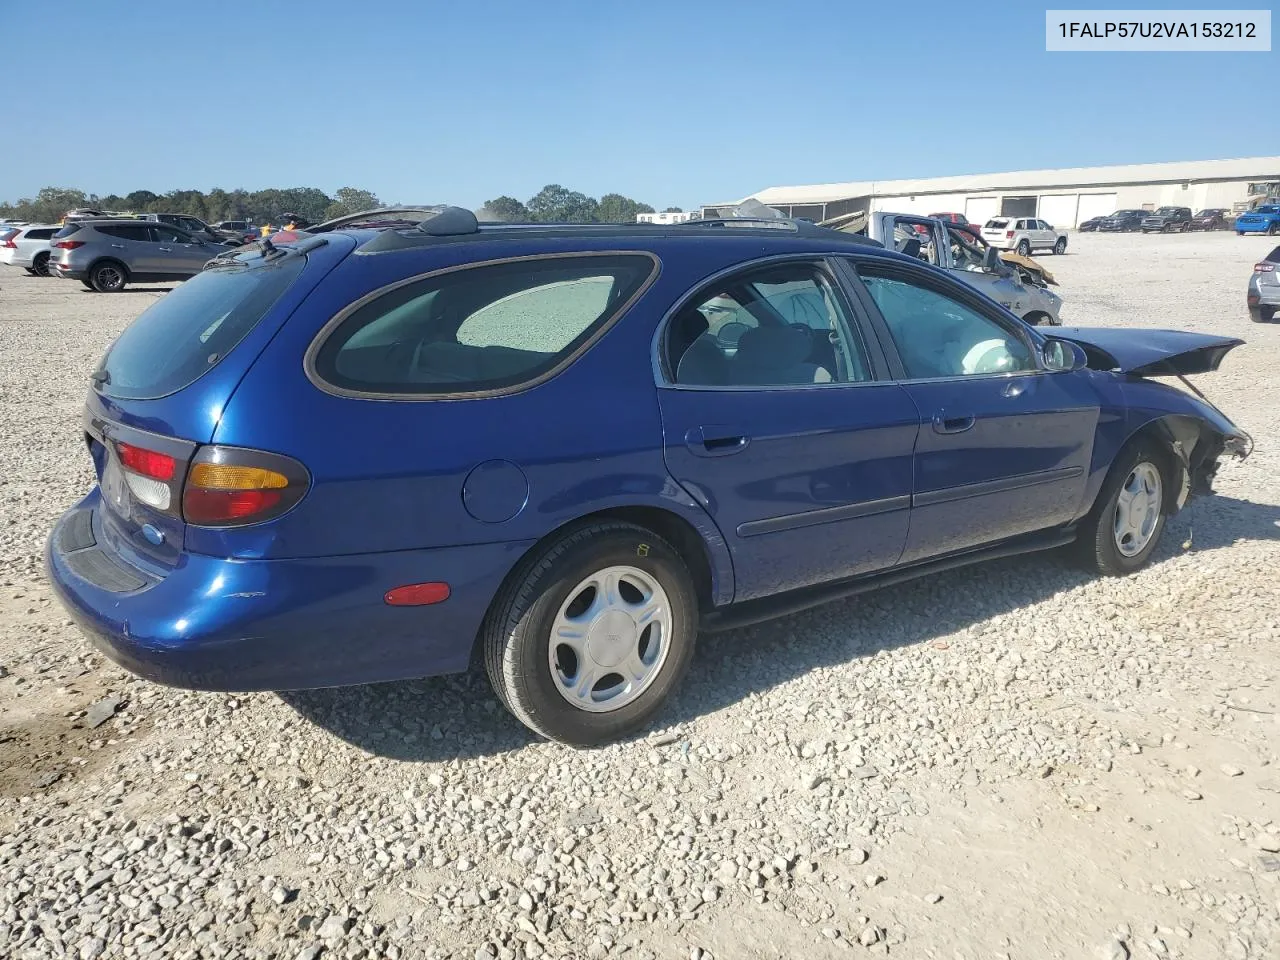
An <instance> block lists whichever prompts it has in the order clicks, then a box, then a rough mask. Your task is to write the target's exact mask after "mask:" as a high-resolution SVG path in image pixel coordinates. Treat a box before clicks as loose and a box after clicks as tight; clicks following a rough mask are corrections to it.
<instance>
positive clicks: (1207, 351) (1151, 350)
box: [1053, 327, 1244, 377]
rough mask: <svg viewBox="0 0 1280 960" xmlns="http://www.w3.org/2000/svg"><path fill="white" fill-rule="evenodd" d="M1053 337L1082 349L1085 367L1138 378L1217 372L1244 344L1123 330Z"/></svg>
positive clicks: (1077, 330) (1071, 331)
mask: <svg viewBox="0 0 1280 960" xmlns="http://www.w3.org/2000/svg"><path fill="white" fill-rule="evenodd" d="M1053 335H1054V336H1055V337H1058V338H1061V339H1063V340H1070V341H1072V342H1073V343H1078V344H1080V346H1082V347H1084V349H1085V352H1086V353H1087V354H1088V355H1089V366H1090V367H1093V368H1094V369H1098V370H1115V371H1116V372H1118V373H1128V374H1132V375H1134V376H1138V377H1158V376H1179V375H1181V376H1187V375H1188V374H1193V373H1209V372H1210V371H1213V370H1217V369H1218V366H1219V365H1220V364H1221V363H1222V358H1223V357H1225V356H1226V355H1227V354H1228V353H1230V352H1231V351H1232V350H1234V349H1235V348H1236V347H1238V346H1240V344H1242V343H1244V341H1243V340H1239V339H1237V338H1235V337H1217V336H1213V335H1211V334H1207V333H1192V332H1190V331H1187V330H1125V329H1118V328H1092V327H1061V328H1059V329H1057V330H1054V331H1053Z"/></svg>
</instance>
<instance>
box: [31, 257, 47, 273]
mask: <svg viewBox="0 0 1280 960" xmlns="http://www.w3.org/2000/svg"><path fill="white" fill-rule="evenodd" d="M31 271H32V272H33V273H34V274H35V275H36V276H37V277H47V276H48V275H49V254H47V253H37V254H36V255H35V257H34V258H33V259H32V261H31Z"/></svg>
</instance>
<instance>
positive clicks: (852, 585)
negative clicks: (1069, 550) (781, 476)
mask: <svg viewBox="0 0 1280 960" xmlns="http://www.w3.org/2000/svg"><path fill="white" fill-rule="evenodd" d="M1075 539H1076V531H1075V528H1074V527H1065V528H1063V527H1060V528H1058V529H1056V530H1048V531H1045V532H1042V533H1034V534H1030V535H1028V536H1023V537H1017V538H1015V539H1013V540H1006V541H1004V542H1003V543H997V544H995V545H993V546H989V547H981V548H979V549H977V550H969V551H967V552H965V553H959V554H952V555H950V556H946V557H940V558H938V559H936V560H926V561H923V562H921V563H915V564H912V565H910V566H907V567H899V568H897V569H889V570H887V571H880V572H876V573H871V574H865V575H863V576H860V577H853V578H851V579H849V580H837V581H836V582H834V583H824V584H821V585H819V586H815V587H801V588H800V589H799V590H789V591H787V592H786V593H782V594H778V595H777V596H774V597H761V598H760V599H758V600H747V601H744V602H743V603H738V604H733V605H730V606H728V607H724V608H722V609H719V610H711V611H710V612H708V613H705V614H703V616H702V620H701V623H700V624H699V629H701V630H703V631H705V632H707V633H719V632H720V631H722V630H733V629H735V628H737V627H745V626H750V625H751V624H753V623H763V622H765V621H766V620H773V619H775V618H777V617H786V616H790V615H791V614H793V613H799V612H800V611H802V610H808V609H810V608H811V607H818V606H821V605H822V604H824V603H830V602H831V601H832V600H843V599H845V598H847V597H854V596H857V595H858V594H860V593H869V592H870V591H872V590H878V589H880V588H881V587H890V586H894V585H896V584H899V583H907V582H908V581H910V580H915V579H917V578H918V577H925V576H928V575H929V574H933V573H941V572H942V571H944V570H954V569H956V568H958V567H967V566H969V565H970V564H973V563H982V562H983V561H985V560H996V559H998V558H1000V557H1015V556H1018V555H1019V554H1023V553H1036V552H1038V551H1040V550H1052V549H1054V548H1055V547H1063V546H1066V545H1067V544H1068V543H1071V542H1072V541H1074V540H1075Z"/></svg>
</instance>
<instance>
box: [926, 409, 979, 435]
mask: <svg viewBox="0 0 1280 960" xmlns="http://www.w3.org/2000/svg"><path fill="white" fill-rule="evenodd" d="M976 422H977V418H976V417H974V416H973V415H972V414H965V415H963V416H950V417H949V416H947V415H946V414H945V413H940V414H938V415H937V416H936V417H934V418H933V431H934V433H964V432H965V431H966V430H969V429H972V427H973V425H974V424H975V423H976Z"/></svg>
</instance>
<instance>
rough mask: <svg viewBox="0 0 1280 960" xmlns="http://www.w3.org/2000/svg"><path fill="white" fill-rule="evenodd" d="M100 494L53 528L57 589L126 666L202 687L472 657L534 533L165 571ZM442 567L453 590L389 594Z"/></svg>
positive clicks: (429, 671) (353, 680)
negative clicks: (149, 568) (399, 603)
mask: <svg viewBox="0 0 1280 960" xmlns="http://www.w3.org/2000/svg"><path fill="white" fill-rule="evenodd" d="M99 503H100V497H99V492H98V489H97V488H95V489H94V490H93V491H92V492H91V493H90V494H89V496H87V497H86V498H85V499H84V500H83V501H82V502H81V503H80V504H78V505H77V506H76V507H73V508H72V509H71V510H69V511H67V513H66V514H64V515H63V517H62V519H61V520H59V521H58V523H57V525H56V526H55V527H54V529H53V532H52V533H51V534H50V537H49V542H48V544H47V546H46V552H45V559H46V571H47V573H48V576H49V579H50V582H51V583H52V584H53V587H54V590H55V592H56V593H57V595H58V598H59V599H60V600H61V601H62V603H63V604H64V605H65V606H66V608H67V610H68V611H69V612H70V614H71V616H72V618H73V619H74V620H75V621H76V623H77V624H78V625H79V626H80V627H81V629H82V630H84V632H85V633H86V634H87V635H88V636H89V639H90V640H91V641H92V643H93V645H94V646H95V647H96V648H97V649H98V650H100V651H101V652H102V653H103V654H105V655H106V656H107V657H109V658H110V659H112V660H113V661H115V662H116V663H118V664H119V665H120V666H122V667H124V668H125V669H127V670H129V671H131V672H132V673H135V674H137V675H138V676H141V677H143V678H145V679H147V680H153V681H155V682H157V683H163V684H167V685H170V686H176V687H184V688H187V689H193V690H226V691H249V690H288V689H306V688H314V687H333V686H347V685H352V684H361V683H374V682H379V681H386V680H402V679H409V678H412V677H424V676H431V675H436V674H442V673H455V672H459V671H462V670H465V669H466V668H467V666H468V664H469V662H470V658H471V649H472V646H473V643H474V640H475V637H476V634H477V632H478V631H479V629H480V625H481V622H482V620H483V618H484V615H485V613H486V611H487V610H488V606H489V602H490V600H491V598H492V597H493V596H494V594H496V593H497V590H498V587H499V585H500V584H501V582H502V579H503V578H504V577H505V576H506V574H507V573H508V571H509V570H510V569H511V568H512V567H513V566H514V565H515V563H516V561H517V560H518V559H519V558H520V556H522V555H523V553H524V552H525V550H526V549H527V548H528V547H529V546H531V543H523V542H522V543H499V544H478V545H472V546H464V547H447V548H440V549H434V550H411V551H400V552H396V553H382V554H361V555H355V556H342V557H318V558H308V559H298V560H225V559H220V558H217V557H208V556H202V555H198V554H190V553H184V554H183V555H182V558H181V560H180V561H179V563H178V565H177V566H175V567H174V568H173V569H172V570H170V571H169V572H168V573H167V574H166V575H164V576H163V577H156V576H154V575H152V574H149V573H147V572H146V571H139V570H137V569H136V568H132V567H130V566H129V564H128V563H127V562H125V561H124V559H123V558H122V557H121V555H120V554H119V553H118V552H116V551H114V550H112V548H111V547H110V546H109V544H108V537H107V534H106V532H105V531H104V530H103V527H102V524H101V523H100V521H99V519H98V518H97V516H96V511H97V509H98V506H99ZM86 531H89V534H88V535H86ZM434 580H441V581H445V582H447V583H448V584H449V585H450V590H451V593H450V596H449V598H448V599H447V600H445V601H443V602H442V603H439V604H434V605H431V606H419V607H392V606H388V605H387V604H386V603H384V602H383V595H384V594H385V593H386V591H387V590H390V589H391V588H392V587H396V586H401V585H403V584H407V583H418V582H424V581H434Z"/></svg>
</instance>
